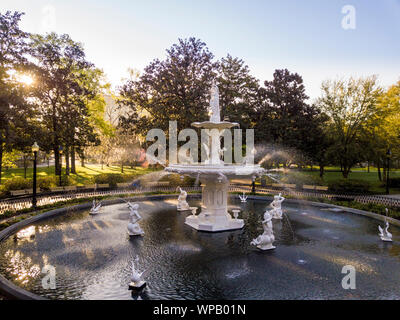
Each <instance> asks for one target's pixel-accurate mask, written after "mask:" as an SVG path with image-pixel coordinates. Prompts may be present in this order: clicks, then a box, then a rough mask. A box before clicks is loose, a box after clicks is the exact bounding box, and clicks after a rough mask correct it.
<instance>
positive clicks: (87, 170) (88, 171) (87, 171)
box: [1, 164, 155, 185]
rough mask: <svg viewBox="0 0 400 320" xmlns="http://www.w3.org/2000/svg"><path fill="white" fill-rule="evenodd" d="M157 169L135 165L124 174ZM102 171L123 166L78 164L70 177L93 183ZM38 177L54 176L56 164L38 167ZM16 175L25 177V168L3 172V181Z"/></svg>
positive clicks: (127, 168)
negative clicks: (93, 179) (74, 172)
mask: <svg viewBox="0 0 400 320" xmlns="http://www.w3.org/2000/svg"><path fill="white" fill-rule="evenodd" d="M153 171H155V169H150V168H142V167H134V168H133V169H132V168H130V167H124V174H129V175H132V174H133V175H142V174H146V173H149V172H153ZM101 173H121V167H119V166H110V167H107V166H104V167H103V170H102V169H101V165H96V164H87V165H85V167H81V166H76V174H70V177H71V178H73V179H74V180H75V181H76V182H77V184H78V185H85V184H91V183H93V181H92V177H93V176H95V175H98V174H101ZM64 174H65V168H63V175H64ZM32 175H33V169H32V168H28V169H27V172H26V177H27V178H28V179H30V178H32ZM37 175H38V177H46V176H54V166H50V167H47V166H46V167H38V168H37ZM15 177H24V169H23V168H17V169H8V170H6V171H3V172H2V178H1V183H4V182H6V180H9V179H13V178H15Z"/></svg>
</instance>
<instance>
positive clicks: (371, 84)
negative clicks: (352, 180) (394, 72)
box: [317, 76, 380, 178]
mask: <svg viewBox="0 0 400 320" xmlns="http://www.w3.org/2000/svg"><path fill="white" fill-rule="evenodd" d="M322 92H323V93H322V97H321V98H319V99H318V101H317V105H318V106H319V108H320V109H321V110H322V111H323V112H324V113H325V114H326V115H327V116H328V117H329V119H330V121H329V135H330V137H331V138H332V140H333V143H332V145H331V147H330V149H329V154H330V157H331V158H332V159H335V160H336V161H337V162H339V163H340V165H341V167H342V173H343V177H344V178H347V177H348V175H349V172H350V170H351V168H352V167H353V166H354V165H355V164H356V163H357V162H359V161H361V160H363V149H364V148H363V145H362V141H361V133H362V132H363V130H364V128H365V126H366V124H367V121H368V120H369V119H371V118H372V117H374V116H375V115H376V114H377V113H378V110H377V108H376V102H377V98H378V96H379V94H380V90H379V88H378V87H377V82H376V77H375V76H371V77H366V78H359V79H355V78H350V79H348V80H347V81H345V80H335V81H331V80H327V81H324V82H323V83H322Z"/></svg>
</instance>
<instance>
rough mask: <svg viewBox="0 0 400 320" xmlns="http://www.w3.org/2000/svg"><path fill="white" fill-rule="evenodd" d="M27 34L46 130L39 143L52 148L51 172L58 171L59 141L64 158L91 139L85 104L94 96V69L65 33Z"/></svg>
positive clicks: (77, 44)
mask: <svg viewBox="0 0 400 320" xmlns="http://www.w3.org/2000/svg"><path fill="white" fill-rule="evenodd" d="M31 38H32V52H33V53H32V55H33V57H34V62H35V65H36V70H35V71H36V77H37V83H38V84H37V86H35V97H36V101H37V103H38V105H39V108H40V113H41V120H42V123H43V125H44V126H45V128H46V130H47V135H46V140H45V141H43V142H42V144H43V146H44V148H45V149H47V150H52V151H53V152H54V157H55V174H60V172H61V171H60V153H59V147H60V146H61V145H63V146H64V148H65V151H66V155H67V158H68V155H69V154H70V147H73V150H75V148H76V147H78V148H79V149H78V151H82V149H83V148H82V149H81V148H80V147H82V145H86V144H87V143H94V142H95V135H94V133H93V127H92V126H91V125H90V120H89V110H88V106H87V105H88V102H89V101H90V100H91V99H94V97H95V96H96V93H95V92H94V91H93V87H92V82H95V81H94V80H93V79H94V78H95V76H94V75H93V73H95V71H93V65H92V64H91V63H90V62H88V61H87V60H86V58H85V53H84V51H83V48H82V45H81V44H79V43H77V42H74V41H73V40H72V39H71V38H70V37H69V36H68V35H66V34H64V35H60V36H59V35H57V34H55V33H50V34H47V35H46V36H42V35H32V37H31ZM78 142H79V145H77V143H78ZM73 152H74V151H73Z"/></svg>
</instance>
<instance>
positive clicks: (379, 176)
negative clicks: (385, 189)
mask: <svg viewBox="0 0 400 320" xmlns="http://www.w3.org/2000/svg"><path fill="white" fill-rule="evenodd" d="M376 165H377V167H378V178H379V181H382V173H381V162H380V160H379V159H378V161H377V162H376Z"/></svg>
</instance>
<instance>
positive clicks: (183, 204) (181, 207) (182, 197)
mask: <svg viewBox="0 0 400 320" xmlns="http://www.w3.org/2000/svg"><path fill="white" fill-rule="evenodd" d="M176 189H177V190H179V192H180V194H179V197H178V205H177V206H176V208H177V209H178V211H187V210H190V207H189V204H188V203H187V201H186V197H187V192H186V191H185V190H183V189H182V188H181V187H178V188H176Z"/></svg>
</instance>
